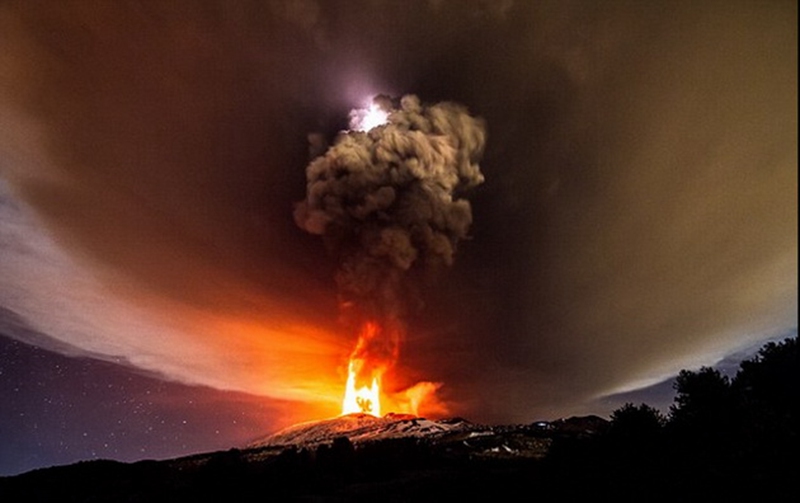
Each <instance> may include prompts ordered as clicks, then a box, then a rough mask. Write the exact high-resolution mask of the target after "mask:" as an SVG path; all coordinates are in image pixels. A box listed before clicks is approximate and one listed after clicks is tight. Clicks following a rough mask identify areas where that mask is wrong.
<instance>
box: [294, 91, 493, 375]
mask: <svg viewBox="0 0 800 503" xmlns="http://www.w3.org/2000/svg"><path fill="white" fill-rule="evenodd" d="M374 105H376V106H378V107H380V109H382V110H384V111H386V112H388V118H387V123H386V124H384V125H379V126H376V127H373V128H371V129H369V130H368V131H354V130H351V131H348V132H344V133H342V134H340V136H339V137H338V138H337V140H336V142H335V144H334V145H333V146H332V147H331V148H330V149H328V151H327V152H326V153H325V154H324V155H322V156H320V157H317V158H316V159H315V160H313V161H312V162H311V164H309V166H308V168H307V169H306V178H307V182H308V184H307V194H306V198H305V200H303V201H301V202H300V203H298V204H297V206H296V207H295V213H294V216H295V221H296V222H297V224H298V225H299V226H300V227H301V228H303V229H305V230H306V231H308V232H310V233H312V234H318V235H321V236H322V237H323V238H324V240H325V244H326V245H327V246H328V248H329V250H330V251H331V252H332V253H334V254H335V256H336V258H337V259H338V260H339V264H340V267H339V270H338V272H337V275H336V282H337V285H338V287H339V292H340V295H341V305H342V307H343V308H344V310H345V311H350V310H353V309H355V310H356V316H357V317H359V318H360V317H367V318H370V319H373V318H377V319H380V320H381V322H382V325H383V327H384V330H383V331H382V333H381V334H380V336H378V337H370V338H367V339H366V340H362V341H361V342H362V343H361V344H359V347H358V348H357V349H356V352H357V353H359V354H356V355H354V356H363V357H368V359H369V360H370V361H372V362H375V363H376V364H379V365H384V366H386V365H389V364H390V363H391V362H392V361H393V360H394V359H395V358H396V357H397V343H398V340H399V336H400V333H401V332H402V330H401V328H400V327H401V322H400V320H401V317H402V315H403V313H404V312H405V310H406V309H407V307H408V306H407V302H406V300H405V299H406V298H407V297H408V296H409V295H410V294H409V288H408V282H407V281H406V278H408V277H409V273H410V272H411V271H414V270H429V269H431V268H436V267H438V266H441V265H447V266H449V265H451V264H452V263H453V255H454V253H455V251H456V247H457V245H458V242H459V241H460V240H462V239H464V238H465V237H466V236H467V232H468V230H469V226H470V224H471V223H472V211H471V207H470V204H469V201H467V200H465V199H463V198H461V197H459V196H460V194H461V193H462V192H463V191H465V190H467V189H470V188H472V187H475V186H477V185H479V184H480V183H482V182H483V180H484V178H483V175H482V174H481V171H480V167H479V166H478V161H479V159H480V157H481V155H482V153H483V148H484V144H485V140H486V132H485V127H484V123H483V121H482V120H480V119H477V118H475V117H472V116H470V115H469V113H468V112H467V110H466V109H465V108H464V107H463V106H460V105H457V104H454V103H447V102H445V103H438V104H435V105H432V106H424V105H422V104H421V103H420V100H419V98H417V97H416V96H413V95H407V96H404V97H403V98H402V99H400V101H399V106H398V107H395V106H394V104H393V103H392V101H391V100H390V99H389V98H388V97H385V96H378V97H376V98H375V99H374ZM357 116H358V111H354V112H353V113H352V114H351V118H353V119H357V118H358V117H357Z"/></svg>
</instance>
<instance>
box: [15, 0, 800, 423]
mask: <svg viewBox="0 0 800 503" xmlns="http://www.w3.org/2000/svg"><path fill="white" fill-rule="evenodd" d="M796 9H797V7H796V4H794V3H791V2H786V3H780V2H775V3H771V4H764V5H762V4H752V3H749V2H719V3H715V2H706V3H703V4H702V5H694V4H683V3H679V4H675V3H672V2H663V3H649V4H648V5H647V6H643V5H640V4H639V3H637V2H631V3H626V2H619V3H614V4H607V3H603V4H596V3H594V2H586V3H583V2H573V3H569V4H564V3H563V2H552V3H549V2H482V1H474V2H447V1H436V2H429V3H427V4H423V3H420V4H418V5H415V6H414V7H413V8H409V7H408V6H407V5H406V4H405V3H404V2H367V1H365V2H314V1H311V0H297V1H287V2H272V3H264V2H239V3H236V4H232V3H230V2H218V3H217V2H205V3H201V4H197V3H196V2H191V3H187V4H185V5H184V4H182V3H181V2H169V3H168V4H163V5H162V4H147V3H144V4H136V3H130V4H128V3H126V4H121V3H116V2H114V3H101V4H99V5H89V4H86V3H83V2H59V3H50V2H43V3H41V4H30V3H29V2H26V3H24V4H23V3H5V4H3V6H2V7H0V44H2V46H3V51H0V75H2V77H0V131H2V135H0V176H1V177H2V180H3V181H2V191H1V192H0V197H1V198H2V206H0V219H1V220H0V222H2V227H1V228H0V232H2V235H1V236H2V241H0V246H2V248H1V250H2V255H0V277H1V278H2V280H0V303H1V305H2V307H3V308H4V309H6V310H7V312H8V313H14V315H15V316H19V317H21V318H22V319H23V320H24V322H25V323H27V324H29V325H30V326H32V327H33V328H35V329H37V330H38V331H40V332H43V333H45V334H47V335H48V336H49V337H50V338H51V340H50V342H46V341H44V342H43V341H40V343H41V344H51V345H53V346H58V347H60V348H61V349H62V351H65V352H70V351H71V352H88V353H91V354H95V355H105V357H106V358H109V359H112V358H122V359H124V360H125V361H127V362H128V363H129V364H131V365H134V366H137V367H140V368H143V369H146V370H150V371H153V372H157V373H160V374H162V375H164V376H167V377H169V378H172V379H178V380H181V381H184V382H193V383H201V384H209V385H212V386H215V387H219V388H223V389H234V390H240V391H248V392H255V393H259V394H264V395H267V396H272V397H275V398H282V399H298V400H304V401H307V400H312V401H317V402H318V403H320V404H321V405H320V408H321V410H333V408H334V407H335V401H336V400H338V399H339V396H338V393H339V389H340V388H339V387H340V386H341V384H342V383H343V380H342V375H341V372H342V365H343V364H344V363H345V360H346V358H347V355H348V354H349V352H350V351H351V350H352V347H353V343H354V338H355V334H353V333H350V332H348V331H347V330H345V329H344V328H343V325H342V324H340V323H339V320H338V305H337V289H336V285H335V283H334V281H333V278H334V275H335V274H334V272H335V270H336V267H337V265H338V264H337V263H336V260H335V259H334V258H333V257H331V256H329V255H328V254H327V253H326V251H325V249H324V247H321V246H319V243H318V239H316V237H315V236H312V235H309V234H307V233H305V232H303V231H302V230H301V229H299V228H298V227H297V226H296V225H295V222H294V218H293V205H294V203H295V202H296V201H299V200H301V199H302V198H303V197H304V194H305V186H306V178H305V172H304V170H305V167H306V165H307V163H308V160H309V159H308V150H309V145H308V143H307V138H308V137H309V136H308V135H309V134H310V133H313V134H312V138H313V139H314V141H315V142H316V144H317V147H318V146H319V145H318V144H319V143H320V141H321V140H320V139H322V138H325V139H328V140H332V138H333V137H334V135H335V134H336V132H337V131H338V130H340V129H343V128H345V127H347V123H346V121H347V114H348V111H349V110H350V109H351V108H354V107H357V106H360V105H362V104H363V102H364V100H365V99H367V98H369V97H370V96H372V95H375V94H378V93H385V94H389V95H394V96H401V95H403V94H407V93H413V94H415V95H417V96H419V97H420V98H421V100H423V101H424V102H426V103H437V102H441V101H453V102H458V103H462V104H464V105H466V106H467V107H468V108H469V110H470V112H471V113H474V114H475V115H478V116H480V117H482V118H483V119H484V120H485V124H486V131H487V140H486V143H485V151H484V157H483V161H482V162H481V170H482V172H483V175H484V176H485V183H483V184H482V185H481V186H480V187H477V188H476V189H475V195H474V197H473V198H472V201H473V203H472V211H471V213H472V217H473V225H472V227H471V229H470V231H469V236H470V238H471V239H470V241H469V242H468V243H465V244H464V246H462V247H459V256H458V258H457V260H455V262H454V264H453V267H452V268H451V269H449V270H448V271H447V272H445V273H444V274H443V275H442V276H441V277H439V278H438V280H437V281H436V282H435V283H432V284H428V285H427V286H426V288H425V289H424V290H423V291H421V292H420V298H421V300H422V301H423V302H424V309H422V310H420V311H418V312H417V314H415V315H414V316H412V317H411V318H410V319H409V320H408V334H407V340H406V342H405V344H404V346H403V350H402V354H401V361H400V364H399V365H398V368H397V369H396V371H395V375H393V376H391V377H392V379H393V381H394V383H395V386H396V387H397V389H402V388H404V387H407V386H408V385H409V384H411V383H413V382H416V381H419V380H427V381H434V382H442V383H444V386H443V387H442V388H441V390H440V393H441V394H442V395H443V396H444V397H445V398H447V399H448V401H449V403H450V407H451V410H452V411H453V412H456V413H461V414H465V415H467V414H468V415H470V416H471V417H475V418H476V419H485V420H529V419H532V418H533V417H537V416H539V417H541V416H547V415H561V414H564V413H569V412H570V411H578V410H580V409H581V408H582V407H586V403H587V400H590V399H592V398H593V397H596V396H598V395H602V394H604V393H610V392H615V391H620V390H625V389H630V388H634V387H637V386H641V385H644V384H647V383H649V382H653V381H654V380H657V379H659V378H662V377H665V376H667V375H669V374H670V373H671V372H674V371H675V370H677V369H679V368H682V367H687V366H693V365H699V364H704V363H712V362H713V361H715V360H716V359H718V358H721V357H723V356H724V355H725V354H727V353H729V352H732V351H734V350H735V349H737V348H740V347H744V346H746V345H749V344H751V343H753V342H754V341H758V340H761V339H764V338H767V337H772V336H774V335H775V334H777V333H781V332H782V331H785V330H787V329H789V328H791V327H796V325H797V310H796V305H797V279H796V278H797V232H796V229H797V113H796V110H797V94H796V89H797V50H796V47H797V27H796V22H795V21H794V20H796V14H797V12H796ZM312 148H316V147H314V145H312ZM317 153H318V152H317ZM378 202H379V201H378V200H377V199H376V204H378ZM6 317H7V318H9V319H10V318H11V317H13V316H12V315H11V314H8V315H6ZM6 324H10V322H6ZM25 333H28V332H25V331H24V330H20V329H18V330H17V336H18V337H19V338H25V337H27V336H26V335H24V334H25Z"/></svg>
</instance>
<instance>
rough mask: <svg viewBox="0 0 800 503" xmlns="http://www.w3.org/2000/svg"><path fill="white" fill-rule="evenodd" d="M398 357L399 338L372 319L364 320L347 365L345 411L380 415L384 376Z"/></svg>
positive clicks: (343, 408) (345, 412) (347, 412)
mask: <svg viewBox="0 0 800 503" xmlns="http://www.w3.org/2000/svg"><path fill="white" fill-rule="evenodd" d="M396 359H397V341H396V340H395V339H394V338H393V337H392V336H391V332H386V331H385V330H384V329H383V328H382V327H381V326H380V325H378V324H377V323H375V322H373V321H369V322H366V323H364V325H363V326H362V328H361V333H359V334H358V342H357V343H356V347H355V349H353V352H352V353H351V354H350V363H349V365H348V366H347V386H346V388H345V392H344V401H343V402H342V414H351V413H353V412H363V413H365V414H372V415H373V416H380V415H381V377H383V374H384V373H385V372H386V370H387V369H388V368H389V367H390V366H391V365H392V364H393V363H394V362H395V361H396Z"/></svg>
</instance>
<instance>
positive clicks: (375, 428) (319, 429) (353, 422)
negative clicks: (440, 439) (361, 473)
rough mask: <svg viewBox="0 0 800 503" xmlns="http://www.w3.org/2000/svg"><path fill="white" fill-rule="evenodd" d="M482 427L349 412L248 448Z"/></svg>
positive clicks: (295, 427)
mask: <svg viewBox="0 0 800 503" xmlns="http://www.w3.org/2000/svg"><path fill="white" fill-rule="evenodd" d="M479 428H480V427H478V426H476V425H474V424H472V423H469V422H467V421H464V420H461V419H454V420H448V421H432V420H430V419H425V418H422V417H417V416H412V415H409V414H394V413H389V414H386V415H385V416H383V417H375V416H372V415H369V414H347V415H345V416H339V417H335V418H332V419H324V420H321V421H312V422H308V423H301V424H296V425H293V426H290V427H288V428H286V429H284V430H281V431H278V432H277V433H274V434H272V435H269V436H267V437H264V438H262V439H259V440H256V441H255V442H253V443H251V444H250V445H249V446H248V447H249V448H257V447H275V446H284V445H295V446H311V445H318V444H323V443H328V442H332V441H333V439H335V438H336V437H347V438H349V439H350V441H351V442H353V443H359V442H365V441H373V440H384V439H389V438H406V437H427V438H430V437H436V436H440V435H444V434H446V433H453V432H464V431H471V430H475V429H479Z"/></svg>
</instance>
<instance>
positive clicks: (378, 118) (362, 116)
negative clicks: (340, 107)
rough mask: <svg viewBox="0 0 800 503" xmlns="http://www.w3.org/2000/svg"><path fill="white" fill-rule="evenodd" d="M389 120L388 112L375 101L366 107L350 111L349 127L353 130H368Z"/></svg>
mask: <svg viewBox="0 0 800 503" xmlns="http://www.w3.org/2000/svg"><path fill="white" fill-rule="evenodd" d="M388 120H389V112H387V111H386V110H384V109H383V108H381V107H380V106H379V105H378V104H377V103H374V102H373V103H371V104H370V105H369V107H367V108H359V109H357V110H353V111H351V112H350V129H352V130H354V131H369V130H370V129H372V128H376V127H378V126H381V125H383V124H386V122H387V121H388Z"/></svg>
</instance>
